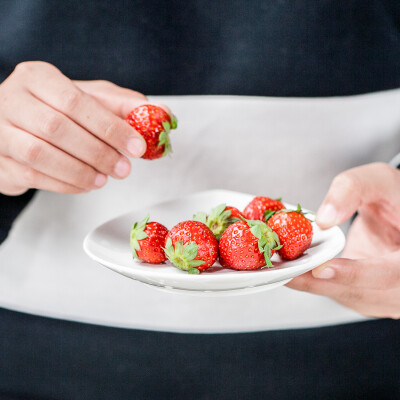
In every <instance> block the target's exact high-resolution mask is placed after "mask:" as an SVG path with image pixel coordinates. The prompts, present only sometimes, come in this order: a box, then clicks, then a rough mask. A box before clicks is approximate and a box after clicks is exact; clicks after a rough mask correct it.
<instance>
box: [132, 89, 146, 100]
mask: <svg viewBox="0 0 400 400" xmlns="http://www.w3.org/2000/svg"><path fill="white" fill-rule="evenodd" d="M133 95H134V96H136V97H137V98H138V99H139V100H143V101H148V99H147V97H146V96H145V95H144V94H143V93H140V92H137V91H136V90H133Z"/></svg>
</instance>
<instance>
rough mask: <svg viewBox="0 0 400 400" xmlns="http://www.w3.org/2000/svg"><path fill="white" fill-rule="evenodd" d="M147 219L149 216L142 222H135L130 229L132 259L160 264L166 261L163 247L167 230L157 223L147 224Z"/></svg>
mask: <svg viewBox="0 0 400 400" xmlns="http://www.w3.org/2000/svg"><path fill="white" fill-rule="evenodd" d="M149 218H150V216H149V215H147V217H146V218H145V219H144V220H143V221H142V222H140V223H137V222H135V224H134V225H133V227H132V229H131V240H130V245H131V249H132V254H133V258H138V259H139V260H142V261H145V262H148V263H152V264H160V263H163V262H164V261H166V259H167V257H166V256H165V253H164V249H163V247H164V243H165V237H166V236H167V233H168V229H167V228H166V227H165V226H164V225H161V224H159V223H158V222H148V221H149Z"/></svg>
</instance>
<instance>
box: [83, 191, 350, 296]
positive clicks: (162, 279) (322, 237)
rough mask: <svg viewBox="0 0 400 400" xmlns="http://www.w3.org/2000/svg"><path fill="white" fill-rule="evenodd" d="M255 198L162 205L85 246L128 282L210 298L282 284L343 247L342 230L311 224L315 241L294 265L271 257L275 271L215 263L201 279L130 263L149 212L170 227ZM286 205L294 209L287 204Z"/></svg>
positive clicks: (97, 234) (98, 233)
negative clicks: (136, 227)
mask: <svg viewBox="0 0 400 400" xmlns="http://www.w3.org/2000/svg"><path fill="white" fill-rule="evenodd" d="M253 197H254V196H253V195H249V194H245V193H238V192H231V191H226V190H211V191H206V192H200V193H196V194H193V195H190V196H185V197H181V198H178V199H176V200H171V201H166V202H163V203H160V204H156V205H153V206H150V207H147V208H146V209H143V210H136V211H134V212H131V213H129V214H124V215H121V216H120V217H117V218H115V219H113V220H111V221H108V222H106V223H104V224H102V225H100V226H99V227H97V228H96V229H94V230H93V231H92V232H90V233H89V234H88V235H87V236H86V238H85V240H84V245H83V247H84V250H85V251H86V253H87V254H88V255H89V257H91V258H92V259H93V260H95V261H97V262H99V263H100V264H102V265H104V266H105V267H108V268H110V269H111V270H113V271H115V272H118V273H119V274H122V275H125V276H127V277H129V278H132V279H135V280H137V281H140V282H143V283H145V284H148V285H152V286H155V287H157V288H160V289H164V290H169V291H171V290H172V291H175V292H182V293H191V294H209V295H210V294H211V295H224V294H244V293H248V292H254V291H260V290H268V289H272V288H275V287H278V286H281V285H283V284H285V283H287V282H288V281H289V280H290V279H292V278H294V277H296V276H298V275H300V274H303V273H305V272H307V271H310V270H311V269H312V268H314V267H316V266H318V265H320V264H322V263H323V262H325V261H327V260H329V259H331V258H333V257H334V256H335V255H337V254H338V253H339V252H340V251H341V250H342V249H343V247H344V244H345V237H344V234H343V232H342V231H341V230H340V228H337V227H334V228H332V229H329V230H326V231H322V230H320V229H319V228H318V227H317V226H316V225H315V223H313V229H314V235H313V241H312V244H311V247H310V248H309V249H308V250H307V252H306V253H305V254H304V255H302V256H301V257H300V258H298V259H296V260H293V261H284V260H282V259H280V258H279V256H278V255H277V254H275V255H274V256H273V257H272V259H271V260H272V263H273V264H274V267H273V268H264V269H260V270H255V271H234V270H229V269H223V268H221V267H220V265H219V264H216V265H215V266H213V267H211V268H210V269H208V270H207V271H205V272H202V273H201V274H199V275H191V274H188V273H187V272H184V271H181V270H179V269H177V268H175V267H173V266H172V265H171V264H161V265H160V264H159V265H155V264H146V263H141V262H138V261H135V260H133V259H132V255H131V251H130V247H129V232H130V229H131V226H132V224H133V223H134V222H135V221H141V220H142V219H143V218H144V217H145V216H146V214H148V213H150V217H151V218H150V220H152V221H158V222H160V223H162V224H164V225H165V226H166V227H167V228H169V229H171V228H172V227H173V226H174V225H176V224H177V223H178V222H180V221H184V220H188V219H191V218H192V216H193V214H194V213H195V212H197V211H206V212H207V211H208V210H210V209H211V208H213V207H215V206H216V205H218V204H221V203H226V204H227V205H230V206H234V207H237V208H239V209H240V210H243V209H244V207H245V206H246V205H247V204H248V203H249V202H250V200H251V199H252V198H253ZM286 206H287V207H288V208H296V207H295V206H291V205H289V204H286Z"/></svg>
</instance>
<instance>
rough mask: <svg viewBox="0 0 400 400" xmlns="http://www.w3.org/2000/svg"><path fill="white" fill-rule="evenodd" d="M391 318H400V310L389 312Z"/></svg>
mask: <svg viewBox="0 0 400 400" xmlns="http://www.w3.org/2000/svg"><path fill="white" fill-rule="evenodd" d="M389 318H391V319H400V311H399V310H395V311H394V312H391V313H389Z"/></svg>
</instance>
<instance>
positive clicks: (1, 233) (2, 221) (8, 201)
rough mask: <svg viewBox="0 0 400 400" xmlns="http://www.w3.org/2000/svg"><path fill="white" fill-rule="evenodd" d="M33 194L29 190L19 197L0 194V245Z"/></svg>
mask: <svg viewBox="0 0 400 400" xmlns="http://www.w3.org/2000/svg"><path fill="white" fill-rule="evenodd" d="M34 194H35V190H33V189H31V190H28V191H27V192H25V193H24V194H22V195H21V196H6V195H4V194H1V193H0V244H1V243H3V242H4V240H6V238H7V236H8V232H9V231H10V229H11V226H12V223H13V222H14V220H15V218H17V216H18V215H19V213H20V212H21V211H22V210H23V209H24V208H25V207H26V205H27V204H28V203H29V202H30V200H31V199H32V197H33V196H34Z"/></svg>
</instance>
